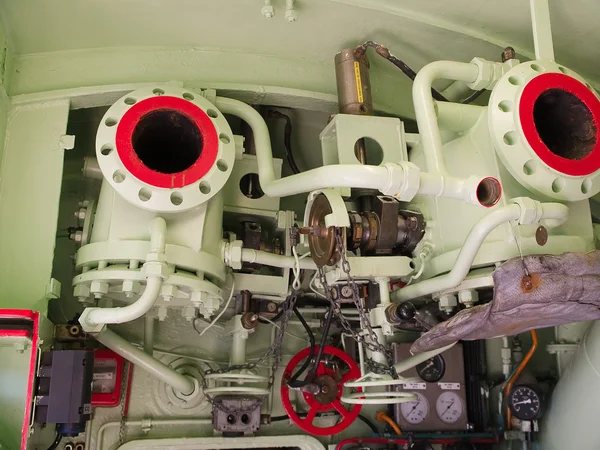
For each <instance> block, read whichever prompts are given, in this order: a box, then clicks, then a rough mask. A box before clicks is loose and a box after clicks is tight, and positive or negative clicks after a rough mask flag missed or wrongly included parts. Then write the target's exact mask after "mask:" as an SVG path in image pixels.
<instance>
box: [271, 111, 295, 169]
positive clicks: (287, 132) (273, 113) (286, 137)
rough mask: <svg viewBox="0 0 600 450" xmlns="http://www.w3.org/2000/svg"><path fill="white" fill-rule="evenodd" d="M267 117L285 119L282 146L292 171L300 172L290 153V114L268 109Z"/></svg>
mask: <svg viewBox="0 0 600 450" xmlns="http://www.w3.org/2000/svg"><path fill="white" fill-rule="evenodd" d="M269 117H272V118H274V119H283V120H285V128H284V130H283V147H284V148H285V156H286V158H287V161H288V163H289V165H290V167H291V169H292V172H294V173H300V169H298V165H297V164H296V160H295V159H294V154H293V153H292V121H291V119H290V116H288V115H286V114H283V113H282V112H279V111H275V110H270V111H269Z"/></svg>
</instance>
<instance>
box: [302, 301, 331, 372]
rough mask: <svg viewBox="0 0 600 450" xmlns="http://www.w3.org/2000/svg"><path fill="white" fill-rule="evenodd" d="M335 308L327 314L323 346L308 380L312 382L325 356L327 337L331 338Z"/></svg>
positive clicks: (322, 340) (320, 347)
mask: <svg viewBox="0 0 600 450" xmlns="http://www.w3.org/2000/svg"><path fill="white" fill-rule="evenodd" d="M333 316H334V312H333V308H329V312H328V314H327V319H326V320H325V327H324V328H323V336H322V337H321V344H320V345H319V352H318V353H317V358H316V359H315V365H314V366H313V367H312V369H311V370H310V373H309V374H308V377H307V379H308V380H309V381H312V380H313V379H314V378H315V375H316V373H317V369H318V367H319V362H320V361H321V357H322V356H323V349H324V348H325V343H326V342H327V337H328V336H329V329H330V328H331V322H333Z"/></svg>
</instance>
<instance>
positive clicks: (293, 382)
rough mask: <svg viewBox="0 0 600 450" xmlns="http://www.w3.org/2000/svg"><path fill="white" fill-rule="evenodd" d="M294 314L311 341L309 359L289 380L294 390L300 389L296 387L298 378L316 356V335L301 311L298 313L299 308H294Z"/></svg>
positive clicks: (289, 384)
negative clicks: (295, 388)
mask: <svg viewBox="0 0 600 450" xmlns="http://www.w3.org/2000/svg"><path fill="white" fill-rule="evenodd" d="M294 314H296V317H298V320H299V321H300V323H301V324H302V326H303V327H304V329H305V330H306V334H308V340H309V341H310V353H309V355H308V358H306V360H305V361H304V364H302V366H301V367H300V369H298V370H297V371H296V373H294V374H293V375H292V376H291V378H290V379H289V381H288V386H290V387H292V388H294V387H299V386H297V385H296V380H298V377H299V376H300V375H302V374H303V373H304V372H305V371H306V369H308V366H310V363H311V361H312V359H313V357H314V356H315V335H314V334H313V332H312V330H311V329H310V327H309V326H308V323H306V320H305V319H304V317H303V316H302V314H301V313H300V311H298V308H296V307H295V306H294ZM300 383H302V384H301V386H302V385H304V384H306V383H304V382H303V381H302V382H300Z"/></svg>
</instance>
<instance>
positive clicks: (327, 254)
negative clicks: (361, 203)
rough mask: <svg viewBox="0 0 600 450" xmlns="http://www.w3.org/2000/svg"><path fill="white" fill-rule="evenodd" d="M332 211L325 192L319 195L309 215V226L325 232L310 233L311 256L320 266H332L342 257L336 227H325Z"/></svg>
mask: <svg viewBox="0 0 600 450" xmlns="http://www.w3.org/2000/svg"><path fill="white" fill-rule="evenodd" d="M331 212H332V209H331V205H330V204H329V201H328V200H327V197H325V195H324V194H319V195H317V197H315V199H314V201H313V204H312V206H311V209H310V213H309V215H308V226H309V227H312V228H314V229H320V230H323V233H319V234H309V235H308V246H309V248H310V256H311V258H312V259H313V261H314V262H315V264H316V265H317V266H319V267H323V266H332V265H334V264H335V263H336V262H338V260H339V258H340V254H339V251H338V249H337V245H336V239H335V233H336V231H335V227H328V228H326V227H325V216H327V215H329V214H331Z"/></svg>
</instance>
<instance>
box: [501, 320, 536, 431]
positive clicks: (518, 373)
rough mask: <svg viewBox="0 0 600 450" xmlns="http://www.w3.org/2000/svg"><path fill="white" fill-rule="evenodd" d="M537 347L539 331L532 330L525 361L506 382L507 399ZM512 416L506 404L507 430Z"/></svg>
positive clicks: (505, 393) (505, 395) (505, 392)
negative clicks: (529, 346)
mask: <svg viewBox="0 0 600 450" xmlns="http://www.w3.org/2000/svg"><path fill="white" fill-rule="evenodd" d="M537 348H538V337H537V333H536V332H535V330H531V348H530V349H529V351H528V352H527V354H526V355H525V358H523V361H521V363H520V364H519V366H518V367H517V370H515V372H514V373H513V375H512V376H511V377H510V378H509V379H508V381H507V382H506V385H504V398H505V399H507V398H508V395H509V394H510V390H511V389H512V387H513V386H514V384H515V382H516V381H517V380H518V379H519V377H520V376H521V374H522V373H523V370H525V366H527V364H528V363H529V361H530V360H531V358H532V357H533V354H534V353H535V351H536V350H537ZM511 417H512V414H511V412H510V408H509V407H508V405H507V406H506V424H505V428H506V429H507V430H510V428H511V426H510V420H511Z"/></svg>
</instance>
